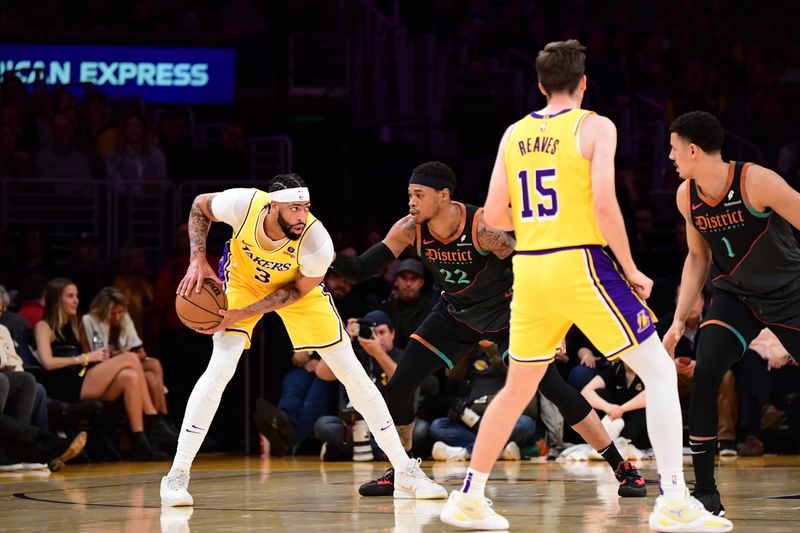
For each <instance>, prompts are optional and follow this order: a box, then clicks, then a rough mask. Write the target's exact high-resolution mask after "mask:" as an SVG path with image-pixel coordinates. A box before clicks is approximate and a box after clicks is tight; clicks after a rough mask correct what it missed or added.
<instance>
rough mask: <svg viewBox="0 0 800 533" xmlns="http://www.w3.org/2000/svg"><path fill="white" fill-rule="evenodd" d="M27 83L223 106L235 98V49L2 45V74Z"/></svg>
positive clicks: (153, 101)
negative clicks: (8, 73)
mask: <svg viewBox="0 0 800 533" xmlns="http://www.w3.org/2000/svg"><path fill="white" fill-rule="evenodd" d="M6 72H14V73H16V75H17V76H18V77H19V78H20V79H22V81H23V82H24V83H26V84H28V85H33V84H35V83H37V82H38V83H41V82H44V83H46V84H47V85H64V86H69V87H78V86H90V85H94V86H96V87H97V88H98V89H100V90H101V91H103V92H104V93H105V94H106V95H108V96H110V97H118V96H141V97H142V98H144V100H145V101H147V102H152V103H165V104H168V103H183V104H224V103H230V102H232V101H233V99H234V84H235V79H236V52H235V51H234V50H232V49H226V48H151V47H132V46H77V45H29V44H7V43H0V76H3V75H4V74H5V73H6Z"/></svg>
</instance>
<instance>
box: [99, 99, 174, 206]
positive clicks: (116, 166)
mask: <svg viewBox="0 0 800 533" xmlns="http://www.w3.org/2000/svg"><path fill="white" fill-rule="evenodd" d="M118 137H119V138H118V140H117V144H116V146H115V147H114V148H112V149H111V150H110V151H109V152H108V155H107V156H106V178H107V179H108V180H109V181H110V182H112V183H116V184H124V185H128V186H131V185H132V186H135V185H136V184H137V183H140V182H142V181H144V180H158V179H166V178H167V161H166V158H165V157H164V152H162V151H161V148H159V147H158V146H155V145H153V144H152V143H150V142H148V140H147V139H146V138H145V123H144V119H143V118H142V116H141V115H140V114H139V113H136V112H131V111H129V112H126V113H123V115H122V117H121V119H120V126H119V133H118ZM133 190H134V191H137V190H139V189H137V188H134V189H133Z"/></svg>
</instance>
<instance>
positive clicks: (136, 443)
mask: <svg viewBox="0 0 800 533" xmlns="http://www.w3.org/2000/svg"><path fill="white" fill-rule="evenodd" d="M34 336H35V338H36V349H37V351H38V356H39V361H40V362H41V364H42V366H43V367H44V368H45V369H46V370H47V371H48V372H46V373H45V374H44V376H43V378H42V380H43V381H44V385H45V388H46V389H47V391H48V393H49V394H50V396H52V397H54V398H57V399H59V400H64V401H77V400H103V401H114V400H116V399H117V398H119V397H120V396H122V397H123V399H124V402H125V411H126V413H127V415H128V423H129V424H130V429H131V443H132V445H133V447H134V450H135V455H136V458H139V459H145V460H164V459H166V458H167V456H166V454H165V453H164V452H162V451H160V450H158V449H156V448H154V447H153V446H152V445H151V443H150V440H149V439H148V437H147V435H145V432H144V430H145V423H144V418H145V415H155V414H157V413H156V409H155V407H154V406H153V403H152V402H151V401H150V395H149V393H148V391H147V382H146V380H145V377H144V372H143V371H142V365H141V362H140V361H139V358H138V357H137V356H136V355H135V354H133V353H127V354H120V355H118V356H117V357H113V358H109V352H108V349H107V348H99V349H96V350H92V351H89V343H88V340H87V339H86V334H85V332H84V331H83V328H81V327H80V326H79V323H78V288H77V287H76V286H75V284H74V283H72V281H70V280H68V279H66V278H55V279H53V280H50V282H49V283H48V284H47V294H46V296H45V304H44V316H43V317H42V320H40V321H39V322H38V323H37V324H36V328H35V329H34ZM151 419H153V418H151Z"/></svg>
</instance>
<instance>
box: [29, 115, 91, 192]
mask: <svg viewBox="0 0 800 533" xmlns="http://www.w3.org/2000/svg"><path fill="white" fill-rule="evenodd" d="M50 128H51V132H52V135H53V142H52V143H51V144H50V145H48V146H44V147H42V148H41V149H40V150H39V151H38V152H37V153H36V160H35V161H36V173H37V174H38V175H39V177H41V178H47V179H52V178H56V179H68V180H88V179H91V177H92V172H91V163H90V161H89V156H88V155H87V154H86V153H85V152H84V151H83V150H82V149H80V148H79V147H78V145H77V143H76V142H75V139H76V137H75V135H76V132H77V130H78V113H77V111H75V109H65V110H64V111H61V112H59V113H57V114H55V115H54V116H53V119H52V121H51V125H50Z"/></svg>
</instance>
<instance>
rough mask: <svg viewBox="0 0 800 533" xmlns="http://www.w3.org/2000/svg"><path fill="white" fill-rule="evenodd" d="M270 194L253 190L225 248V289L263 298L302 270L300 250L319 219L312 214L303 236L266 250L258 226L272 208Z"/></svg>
mask: <svg viewBox="0 0 800 533" xmlns="http://www.w3.org/2000/svg"><path fill="white" fill-rule="evenodd" d="M269 202H270V201H269V194H268V193H266V192H264V191H259V190H257V189H253V197H252V199H251V200H250V205H249V206H248V208H247V215H246V216H245V218H244V220H243V221H242V224H241V226H240V227H239V228H234V233H233V236H232V237H231V240H230V241H228V244H227V245H226V247H225V253H224V254H223V257H222V262H221V264H220V276H221V277H222V280H223V283H224V285H225V288H226V290H227V288H228V287H229V286H235V287H236V288H237V289H243V288H244V289H248V290H249V291H250V292H251V293H253V294H254V295H258V296H259V297H261V298H263V297H264V296H267V295H268V294H270V293H271V292H272V291H274V290H275V289H276V288H277V287H280V286H281V285H284V284H286V283H287V282H289V281H292V280H293V279H294V278H295V277H296V276H297V272H298V270H299V269H300V265H299V263H298V262H297V255H298V250H299V249H300V245H301V244H302V242H303V238H304V237H305V235H306V233H307V232H308V230H309V228H311V226H312V225H313V224H314V223H315V222H316V221H317V219H316V218H315V217H314V216H313V215H311V214H310V213H309V215H308V220H307V222H306V227H305V228H304V229H303V233H302V235H301V236H300V239H298V240H296V241H292V240H288V239H287V241H286V242H285V243H284V244H283V245H282V246H279V247H278V248H276V249H274V250H265V249H263V248H262V247H261V246H260V245H259V243H258V236H257V235H258V228H259V226H260V225H262V224H263V223H264V217H265V216H266V215H267V210H268V209H269Z"/></svg>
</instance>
